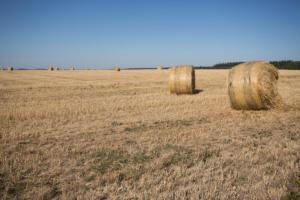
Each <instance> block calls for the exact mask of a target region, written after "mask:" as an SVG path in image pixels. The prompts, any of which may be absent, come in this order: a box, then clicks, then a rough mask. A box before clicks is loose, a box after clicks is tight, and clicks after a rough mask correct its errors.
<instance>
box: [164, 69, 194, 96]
mask: <svg viewBox="0 0 300 200" xmlns="http://www.w3.org/2000/svg"><path fill="white" fill-rule="evenodd" d="M169 89H170V93H171V94H193V93H194V92H195V70H194V68H193V66H192V65H178V66H175V67H172V68H171V69H170V74H169Z"/></svg>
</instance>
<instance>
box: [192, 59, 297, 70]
mask: <svg viewBox="0 0 300 200" xmlns="http://www.w3.org/2000/svg"><path fill="white" fill-rule="evenodd" d="M241 63H243V62H227V63H218V64H215V65H213V66H209V67H203V66H195V68H196V69H230V68H232V67H233V66H235V65H238V64H241ZM270 63H271V64H273V65H274V66H275V67H277V68H278V69H293V70H300V61H292V60H282V61H271V62H270Z"/></svg>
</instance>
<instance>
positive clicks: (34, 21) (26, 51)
mask: <svg viewBox="0 0 300 200" xmlns="http://www.w3.org/2000/svg"><path fill="white" fill-rule="evenodd" d="M257 59H259V60H261V59H264V60H282V59H293V60H300V1H299V0H281V1H280V0H265V1H264V0H248V1H246V0H245V1H242V0H240V1H239V0H226V1H225V0H224V1H221V0H218V1H217V0H203V1H201V0H199V1H192V0H186V1H184V0H182V1H179V0H178V1H176V0H173V1H172V0H170V1H167V0H161V1H159V0H147V1H146V0H144V1H143V0H103V1H101V0H98V1H96V0H81V1H79V0H73V1H71V0H69V1H67V0H48V1H46V0H0V66H2V65H8V64H10V65H13V66H15V67H28V68H29V67H46V66H48V65H59V66H70V65H75V66H81V67H84V66H94V67H99V68H101V67H104V68H105V67H111V66H114V65H121V66H124V67H142V66H155V65H164V66H170V65H174V64H183V63H186V64H193V65H213V64H215V63H219V62H229V61H246V60H257Z"/></svg>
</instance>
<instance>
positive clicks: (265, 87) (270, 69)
mask: <svg viewBox="0 0 300 200" xmlns="http://www.w3.org/2000/svg"><path fill="white" fill-rule="evenodd" d="M278 78H279V74H278V70H277V68H276V67H274V66H273V65H272V64H270V63H268V62H266V61H253V62H246V63H243V64H239V65H237V66H235V67H233V68H232V69H231V70H230V72H229V76H228V95H229V99H230V103H231V107H232V108H234V109H238V110H240V109H242V110H260V109H270V108H272V107H275V106H276V105H279V103H280V101H281V98H280V96H279V94H278V91H277V80H278Z"/></svg>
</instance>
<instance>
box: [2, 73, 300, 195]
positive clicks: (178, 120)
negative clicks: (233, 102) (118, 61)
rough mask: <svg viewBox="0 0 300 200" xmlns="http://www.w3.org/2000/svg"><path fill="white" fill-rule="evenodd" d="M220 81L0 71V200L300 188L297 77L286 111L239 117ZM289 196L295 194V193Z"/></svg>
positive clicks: (286, 81)
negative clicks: (174, 82) (192, 85)
mask: <svg viewBox="0 0 300 200" xmlns="http://www.w3.org/2000/svg"><path fill="white" fill-rule="evenodd" d="M227 74H228V71H227V70H196V87H197V88H198V89H199V92H198V93H197V94H195V95H182V96H176V95H170V94H169V91H168V71H167V70H130V71H129V70H128V71H125V70H124V71H120V72H116V71H108V70H89V71H87V70H86V71H84V70H80V71H13V72H8V71H1V72H0V198H1V199H99V200H100V199H101V200H105V199H280V198H285V199H288V198H292V197H293V196H294V197H295V196H296V195H297V192H299V187H300V71H284V70H280V79H279V92H280V94H281V96H282V98H283V100H284V102H285V104H286V105H285V106H284V107H282V108H279V109H274V110H270V111H237V110H232V109H231V108H230V104H229V100H228V96H227V86H226V79H227ZM298 194H299V193H298Z"/></svg>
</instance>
